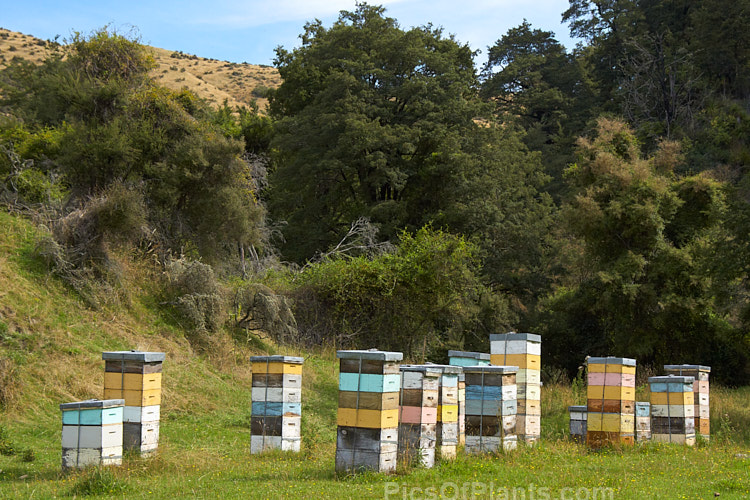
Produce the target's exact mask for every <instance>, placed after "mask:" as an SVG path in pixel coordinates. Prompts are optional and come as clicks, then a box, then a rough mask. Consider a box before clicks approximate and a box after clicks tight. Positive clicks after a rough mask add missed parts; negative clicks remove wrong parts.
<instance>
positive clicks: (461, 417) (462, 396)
mask: <svg viewBox="0 0 750 500" xmlns="http://www.w3.org/2000/svg"><path fill="white" fill-rule="evenodd" d="M458 444H459V445H461V446H463V445H465V444H466V375H465V374H464V372H463V367H461V373H460V374H459V375H458Z"/></svg>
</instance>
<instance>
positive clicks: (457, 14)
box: [0, 0, 575, 65]
mask: <svg viewBox="0 0 750 500" xmlns="http://www.w3.org/2000/svg"><path fill="white" fill-rule="evenodd" d="M369 3H371V4H376V5H377V4H379V5H383V6H384V7H385V8H386V15H388V16H390V17H393V18H395V19H396V20H397V21H398V22H399V25H400V26H401V27H402V28H404V29H408V28H410V27H413V26H422V25H425V24H427V23H432V24H433V25H434V26H441V27H442V28H443V29H444V32H445V33H446V34H453V35H455V37H456V39H457V40H458V41H460V42H462V43H467V44H468V45H469V46H470V47H471V48H472V49H473V50H480V51H481V54H480V55H478V56H477V64H478V65H481V64H482V63H483V62H484V61H486V53H487V47H489V46H492V45H494V43H495V42H496V41H497V40H498V39H499V38H500V37H502V35H503V34H505V33H506V32H507V31H508V29H509V28H512V27H515V26H518V25H519V24H521V23H522V22H523V20H524V19H526V20H528V21H529V22H530V23H531V25H532V26H533V27H534V28H538V29H543V30H546V31H552V32H554V33H555V34H556V38H557V40H559V41H560V42H561V43H562V44H563V45H565V46H566V47H567V48H568V49H572V48H573V47H574V45H575V41H574V40H572V39H571V38H570V36H569V33H568V28H567V26H565V25H563V24H561V23H560V19H561V15H562V13H563V12H564V11H565V10H566V9H567V7H568V0H464V1H457V0H381V1H371V2H369ZM354 8H355V0H244V1H242V0H211V1H208V2H207V1H198V0H158V1H141V0H130V1H127V0H126V1H122V0H120V1H109V0H64V1H60V0H54V1H52V0H25V1H23V2H22V1H18V0H0V27H3V28H6V29H9V30H11V31H19V32H21V33H25V34H27V35H33V36H35V37H37V38H42V39H45V40H47V39H54V38H55V37H56V36H57V35H59V36H60V39H65V38H67V37H69V36H70V34H71V33H72V32H73V31H78V32H81V33H84V34H88V33H90V32H92V31H93V30H96V29H98V28H101V27H103V26H105V25H109V26H110V27H112V28H115V29H116V30H117V32H119V33H121V34H127V33H130V32H131V31H132V30H134V32H135V33H136V34H137V36H139V38H140V41H141V42H142V43H145V44H148V45H152V46H155V47H159V48H163V49H167V50H181V51H182V52H185V53H188V54H195V55H197V56H200V57H206V58H213V59H220V60H224V61H229V62H236V63H241V62H248V63H252V64H272V63H273V59H274V49H275V48H276V47H277V46H279V45H281V46H283V47H284V48H286V49H292V48H294V47H297V46H299V34H300V33H302V31H303V28H304V25H305V23H306V22H308V21H312V20H314V19H320V20H321V21H322V22H323V25H324V26H330V25H331V24H332V23H333V22H334V21H335V20H336V19H337V17H338V13H339V11H341V10H354Z"/></svg>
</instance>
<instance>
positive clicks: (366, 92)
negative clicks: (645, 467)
mask: <svg viewBox="0 0 750 500" xmlns="http://www.w3.org/2000/svg"><path fill="white" fill-rule="evenodd" d="M277 67H278V68H279V71H280V73H281V76H282V78H283V80H284V82H283V84H282V85H281V87H280V88H279V89H278V90H277V91H276V92H275V93H274V94H273V95H272V97H271V110H272V112H273V113H274V115H275V116H276V117H278V119H279V120H278V122H277V124H276V134H277V135H276V136H275V139H274V142H273V147H274V148H275V150H276V152H277V156H276V165H275V169H276V170H275V171H274V172H273V173H272V176H271V195H270V207H271V211H272V215H273V216H274V217H275V218H277V219H283V220H286V221H287V223H288V225H287V226H286V228H285V230H284V236H285V237H286V244H285V245H284V247H283V250H284V254H285V255H286V256H288V257H290V258H291V259H293V260H296V261H303V260H305V259H308V258H311V257H313V256H314V255H315V253H316V252H320V251H323V250H325V249H327V248H328V247H329V246H331V245H332V244H334V243H335V242H337V241H339V240H340V239H341V237H342V235H343V234H344V233H345V232H346V231H347V230H348V228H349V226H350V223H351V222H352V221H353V220H356V219H358V218H359V217H363V216H364V217H368V218H369V219H370V220H371V221H372V222H373V223H374V224H375V225H376V226H377V227H378V228H379V230H380V233H379V234H380V236H381V237H382V238H385V239H392V238H394V237H395V236H396V235H397V234H398V233H399V231H400V230H401V229H402V228H408V229H416V228H419V227H421V226H423V225H424V224H426V223H434V224H435V225H438V226H442V227H445V228H448V229H449V230H450V231H453V232H459V233H463V234H465V235H467V236H471V237H473V238H475V239H476V240H477V242H478V243H479V244H480V248H481V254H482V256H483V258H484V259H485V260H484V263H485V271H486V272H487V273H488V274H489V275H490V276H491V277H492V279H493V280H496V281H497V282H501V284H500V285H499V286H500V287H502V288H508V289H509V288H513V289H514V291H515V290H520V289H521V288H523V287H516V286H514V285H515V283H512V280H510V278H509V277H510V276H512V275H513V273H514V272H515V271H514V270H518V269H520V268H525V269H527V270H528V269H532V268H533V269H537V268H538V266H537V265H536V264H530V263H529V262H530V261H535V259H537V257H538V255H539V254H540V250H539V248H538V247H539V246H540V242H541V241H542V240H543V238H542V237H540V234H543V233H544V232H545V230H544V229H541V228H543V227H545V225H549V224H550V217H549V215H550V208H549V206H550V202H549V199H548V198H547V197H544V196H540V195H539V194H538V191H537V190H538V188H539V187H540V185H541V184H542V183H543V182H544V180H545V179H544V176H543V175H542V174H541V165H540V162H539V158H538V157H537V156H536V155H533V154H529V152H528V151H527V149H526V148H525V147H524V145H523V143H522V142H521V141H520V140H519V139H518V134H517V133H516V132H515V131H514V130H513V127H507V128H505V129H502V128H499V127H496V126H494V125H492V124H491V123H490V122H489V121H488V120H487V119H486V118H485V119H481V120H480V119H479V118H482V116H483V115H485V114H486V109H485V107H484V106H483V104H482V102H481V100H480V99H479V98H478V96H477V88H476V83H477V82H476V75H475V71H474V66H473V62H472V52H471V50H470V49H469V48H468V47H466V46H464V45H461V44H459V43H458V42H456V41H455V40H453V39H452V38H446V37H444V36H443V34H442V32H441V31H440V30H437V29H435V28H433V27H431V26H427V27H422V28H413V29H410V30H402V29H401V28H400V27H399V26H398V24H397V23H396V21H395V20H393V19H391V18H388V17H385V15H384V10H383V9H382V8H380V7H371V6H367V5H364V4H360V5H358V7H357V9H356V10H355V11H354V12H342V14H341V16H340V18H339V20H338V21H337V22H336V23H334V25H333V26H332V27H331V28H324V27H323V26H322V25H321V24H320V23H312V24H308V25H307V26H306V30H305V33H304V34H303V35H302V46H301V47H300V48H298V49H295V50H294V51H292V52H287V51H285V50H283V49H279V51H278V58H277ZM527 224H528V225H527ZM529 274H533V273H531V272H529ZM524 286H526V287H527V288H528V286H530V285H528V283H526V284H525V285H524Z"/></svg>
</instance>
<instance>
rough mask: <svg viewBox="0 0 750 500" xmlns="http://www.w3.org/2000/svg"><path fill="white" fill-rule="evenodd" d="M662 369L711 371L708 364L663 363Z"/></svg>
mask: <svg viewBox="0 0 750 500" xmlns="http://www.w3.org/2000/svg"><path fill="white" fill-rule="evenodd" d="M664 369H665V370H667V371H680V370H686V371H688V370H689V371H699V372H706V373H710V372H711V367H710V366H705V365H664Z"/></svg>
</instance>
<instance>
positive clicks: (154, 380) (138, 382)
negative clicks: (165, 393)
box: [104, 372, 161, 391]
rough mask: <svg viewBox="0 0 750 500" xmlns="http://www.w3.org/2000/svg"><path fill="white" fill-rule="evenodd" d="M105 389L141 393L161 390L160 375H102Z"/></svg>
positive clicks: (110, 373) (106, 373)
mask: <svg viewBox="0 0 750 500" xmlns="http://www.w3.org/2000/svg"><path fill="white" fill-rule="evenodd" d="M104 388H105V389H125V390H130V391H141V390H144V391H145V390H150V389H160V388H161V373H146V374H143V373H114V372H105V373H104Z"/></svg>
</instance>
